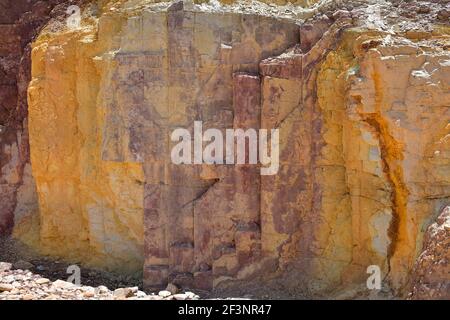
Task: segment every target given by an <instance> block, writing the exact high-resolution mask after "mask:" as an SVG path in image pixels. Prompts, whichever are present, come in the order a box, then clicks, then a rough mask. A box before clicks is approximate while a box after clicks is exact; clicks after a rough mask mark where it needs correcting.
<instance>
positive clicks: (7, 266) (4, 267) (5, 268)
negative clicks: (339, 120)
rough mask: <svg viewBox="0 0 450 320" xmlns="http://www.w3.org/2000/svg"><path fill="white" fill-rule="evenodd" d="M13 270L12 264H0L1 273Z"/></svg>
mask: <svg viewBox="0 0 450 320" xmlns="http://www.w3.org/2000/svg"><path fill="white" fill-rule="evenodd" d="M11 268H12V264H11V263H8V262H0V272H2V271H9V270H11Z"/></svg>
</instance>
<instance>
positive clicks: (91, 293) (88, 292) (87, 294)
mask: <svg viewBox="0 0 450 320" xmlns="http://www.w3.org/2000/svg"><path fill="white" fill-rule="evenodd" d="M94 296H95V290H94V288H92V287H90V289H89V290H86V291H85V292H83V297H85V298H92V297H94Z"/></svg>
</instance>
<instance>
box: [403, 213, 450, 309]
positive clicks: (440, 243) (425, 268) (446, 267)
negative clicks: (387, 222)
mask: <svg viewBox="0 0 450 320" xmlns="http://www.w3.org/2000/svg"><path fill="white" fill-rule="evenodd" d="M412 284H413V285H412V292H411V295H410V298H411V299H445V300H450V207H446V208H445V209H444V210H443V211H442V213H441V214H440V215H439V216H438V218H437V219H436V222H435V223H433V224H432V225H431V226H429V227H428V230H427V232H426V233H425V240H424V245H423V252H422V253H421V254H420V256H419V257H418V258H417V262H416V264H415V266H414V270H413V276H412Z"/></svg>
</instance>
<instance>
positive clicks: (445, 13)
mask: <svg viewBox="0 0 450 320" xmlns="http://www.w3.org/2000/svg"><path fill="white" fill-rule="evenodd" d="M449 17H450V10H448V9H442V10H441V11H439V12H438V14H437V18H438V19H439V20H447V19H448V18H449Z"/></svg>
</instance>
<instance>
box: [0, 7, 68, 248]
mask: <svg viewBox="0 0 450 320" xmlns="http://www.w3.org/2000/svg"><path fill="white" fill-rule="evenodd" d="M61 3H63V0H50V1H38V0H32V1H30V0H19V1H10V0H4V1H2V2H1V3H0V7H1V12H0V32H1V33H2V37H1V40H0V203H1V205H0V236H5V235H9V234H10V233H11V232H12V231H13V226H14V225H15V226H16V229H15V232H16V234H20V235H21V236H23V237H24V238H28V240H29V241H31V240H34V239H35V237H33V235H32V234H35V233H36V232H35V231H33V230H31V229H30V228H31V227H32V223H35V222H36V218H37V217H38V206H37V195H36V190H35V189H36V187H35V183H34V180H33V177H32V174H31V166H30V155H29V145H28V122H27V114H28V106H27V98H26V97H27V88H28V83H29V82H30V79H31V70H30V69H31V41H32V40H34V38H35V37H36V35H37V34H38V33H39V31H40V30H41V28H42V27H43V26H44V25H45V24H46V23H47V22H48V21H49V20H50V18H51V17H55V16H58V15H61V10H58V9H61V7H60V8H58V7H57V6H58V4H61ZM55 7H56V8H55ZM64 10H65V7H64ZM64 10H63V11H64ZM32 220H35V221H34V222H32Z"/></svg>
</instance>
